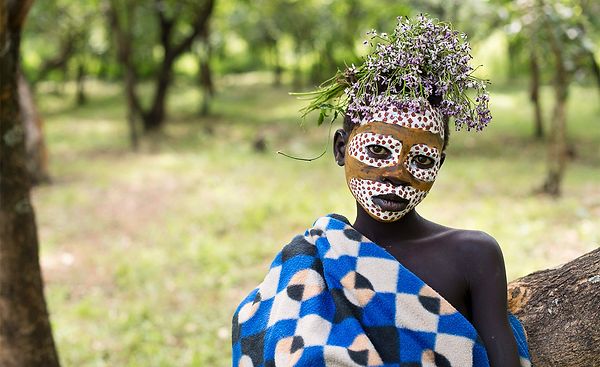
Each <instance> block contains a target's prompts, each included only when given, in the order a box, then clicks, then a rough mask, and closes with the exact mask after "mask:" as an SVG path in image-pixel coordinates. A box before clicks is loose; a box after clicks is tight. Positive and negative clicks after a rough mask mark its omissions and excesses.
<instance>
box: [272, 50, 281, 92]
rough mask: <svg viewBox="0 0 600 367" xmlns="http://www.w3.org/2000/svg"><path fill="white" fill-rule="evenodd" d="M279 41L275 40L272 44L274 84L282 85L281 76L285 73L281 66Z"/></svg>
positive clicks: (276, 85)
mask: <svg viewBox="0 0 600 367" xmlns="http://www.w3.org/2000/svg"><path fill="white" fill-rule="evenodd" d="M278 46H279V43H278V42H277V41H276V40H275V41H273V44H272V45H271V47H270V49H271V54H272V60H273V61H272V64H273V86H275V87H280V86H281V77H282V75H283V66H281V58H280V57H279V47H278Z"/></svg>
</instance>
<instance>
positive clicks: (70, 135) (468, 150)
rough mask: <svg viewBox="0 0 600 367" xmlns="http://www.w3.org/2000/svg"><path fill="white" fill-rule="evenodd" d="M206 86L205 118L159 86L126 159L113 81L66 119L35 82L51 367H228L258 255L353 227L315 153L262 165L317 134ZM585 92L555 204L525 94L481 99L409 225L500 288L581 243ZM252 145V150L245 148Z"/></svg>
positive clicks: (577, 98) (308, 143)
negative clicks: (46, 175) (477, 125)
mask: <svg viewBox="0 0 600 367" xmlns="http://www.w3.org/2000/svg"><path fill="white" fill-rule="evenodd" d="M219 89H220V94H219V97H218V99H217V100H215V102H214V105H213V116H211V117H209V118H199V117H197V115H196V112H197V109H198V105H199V103H198V100H199V94H198V92H197V91H196V90H195V89H194V88H191V87H186V86H177V87H175V88H174V89H173V91H172V92H173V93H172V94H171V100H170V118H169V122H168V125H167V128H166V130H165V132H164V134H162V136H158V137H151V138H147V139H145V140H144V141H143V144H142V149H141V150H140V152H138V153H132V152H131V151H130V150H129V149H128V143H127V138H126V137H127V131H126V124H125V121H124V116H125V111H124V107H123V100H122V97H121V95H120V87H119V86H118V85H110V84H98V83H93V84H92V85H90V91H91V95H90V103H89V104H88V105H87V106H85V107H82V108H74V107H73V106H72V101H73V99H72V95H71V94H67V95H62V96H57V95H53V94H51V93H47V92H44V89H43V88H42V89H40V91H41V93H40V96H39V103H40V108H41V110H42V112H43V114H44V116H45V121H46V136H47V143H48V146H49V150H50V154H51V173H52V176H53V184H52V185H48V186H42V187H39V188H36V189H35V190H34V192H33V195H34V200H35V209H36V212H37V221H38V226H39V232H40V239H41V251H42V265H43V269H44V276H45V278H46V281H47V289H46V294H47V298H48V302H49V307H50V311H51V316H52V322H53V326H54V333H55V337H56V340H57V343H58V348H59V353H60V356H61V360H62V363H63V365H64V366H67V367H68V366H77V367H79V366H228V365H230V339H229V338H230V336H229V335H230V317H231V314H232V312H233V310H234V308H235V307H236V305H237V302H238V301H239V300H240V299H241V298H242V297H243V296H244V295H245V293H247V292H248V291H250V290H251V288H252V287H253V286H254V285H256V284H257V283H258V282H259V280H260V279H261V277H262V276H263V275H264V274H265V272H266V269H267V267H268V265H269V263H270V261H271V259H272V257H273V255H274V254H275V253H276V252H277V251H278V249H279V248H280V247H281V246H282V245H284V244H285V243H286V241H288V240H289V239H290V238H291V237H292V236H293V235H294V234H296V233H297V232H299V231H302V230H303V229H304V228H306V227H307V226H309V225H310V224H311V223H312V221H313V220H314V219H315V218H317V217H318V216H319V215H322V214H325V213H329V212H338V213H342V214H345V215H346V216H348V217H350V218H352V217H353V215H354V204H353V202H352V200H351V196H350V194H349V193H348V192H347V189H346V188H345V183H344V179H343V173H342V170H341V169H340V168H338V167H337V166H336V165H335V164H334V162H333V159H331V157H330V156H329V155H328V156H326V157H324V158H323V159H320V160H317V161H315V162H312V163H305V162H299V161H294V160H291V159H287V158H284V157H282V156H278V155H276V154H274V152H275V151H277V150H279V149H281V150H284V151H286V152H288V153H292V154H297V155H302V156H311V155H315V154H318V153H319V152H320V150H321V149H322V147H323V145H324V144H325V143H326V139H327V137H326V134H327V130H326V129H324V128H319V129H317V128H307V129H302V128H300V127H298V126H297V125H296V122H297V121H298V113H297V109H298V108H299V107H300V104H299V102H298V101H296V100H295V99H293V98H291V97H289V96H287V93H286V92H287V91H288V89H287V88H281V89H277V88H271V87H269V86H268V85H266V84H263V83H260V82H257V81H256V80H255V78H254V77H253V76H252V75H248V76H245V77H243V78H237V79H236V78H232V79H229V80H227V79H226V80H223V82H222V83H221V85H220V88H219ZM596 93H597V91H596V90H594V89H586V88H575V89H574V90H573V93H572V95H571V99H570V106H569V120H570V121H569V129H570V136H571V137H572V140H573V141H574V142H576V146H575V147H576V152H577V155H576V157H575V160H574V161H572V162H571V164H570V166H569V170H568V174H567V178H566V180H565V182H564V196H563V198H561V199H559V200H552V199H549V198H546V197H543V196H538V195H533V194H532V192H533V190H534V189H535V188H536V187H537V186H539V184H540V183H541V181H542V179H543V176H544V171H545V151H544V146H543V144H542V143H541V142H535V141H533V140H532V139H531V138H530V130H531V124H530V122H529V118H530V116H531V108H530V106H529V105H528V103H527V98H526V94H525V92H523V91H520V90H518V89H511V88H507V89H496V90H495V91H494V93H493V96H492V100H493V110H494V111H493V112H494V116H495V121H494V123H493V125H492V126H490V128H489V129H488V130H486V132H485V133H483V134H478V133H466V132H465V133H463V132H460V133H453V134H452V137H451V145H450V148H449V152H448V154H449V156H448V159H447V160H446V164H445V166H444V168H443V170H442V172H441V174H440V176H439V179H438V181H437V182H436V185H435V187H434V190H433V191H432V193H431V194H430V196H429V197H428V198H427V199H426V200H425V202H424V203H423V204H422V205H421V207H420V212H421V214H423V215H425V216H426V217H429V218H431V219H433V220H436V221H439V222H441V223H444V224H446V225H450V226H456V227H463V228H473V229H481V230H484V231H486V232H488V233H490V234H492V235H493V236H494V237H496V239H497V240H498V241H499V242H500V244H501V245H502V247H503V250H504V254H505V260H506V266H507V270H508V274H509V277H510V278H511V279H512V278H515V277H518V276H521V275H524V274H527V273H529V272H531V271H534V270H536V269H540V268H546V267H550V266H555V265H558V264H559V263H561V262H564V261H567V260H570V259H572V258H574V257H576V256H578V255H580V254H582V253H584V252H587V251H589V250H591V249H593V248H595V247H597V246H598V243H599V242H600V220H599V218H600V186H599V185H598V179H599V177H600V159H599V158H600V129H598V128H597V126H598V118H597V116H598V115H599V113H598V112H600V111H598V107H597V103H596V102H597V94H596ZM545 97H546V101H547V102H546V107H550V104H549V97H550V94H549V91H547V94H546V95H545ZM595 106H596V107H595ZM307 125H308V126H311V124H309V123H308V122H307ZM260 136H262V137H264V138H265V139H266V141H267V152H265V153H258V152H256V151H254V149H253V146H252V141H253V140H254V139H255V138H257V137H260Z"/></svg>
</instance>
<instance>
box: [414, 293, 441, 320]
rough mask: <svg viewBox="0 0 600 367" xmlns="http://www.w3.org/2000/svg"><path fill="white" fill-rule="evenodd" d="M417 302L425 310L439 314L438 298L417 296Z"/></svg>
mask: <svg viewBox="0 0 600 367" xmlns="http://www.w3.org/2000/svg"><path fill="white" fill-rule="evenodd" d="M419 302H421V305H422V306H423V308H424V309H426V310H427V311H429V312H431V313H433V314H436V315H439V314H440V299H439V298H437V297H428V296H419Z"/></svg>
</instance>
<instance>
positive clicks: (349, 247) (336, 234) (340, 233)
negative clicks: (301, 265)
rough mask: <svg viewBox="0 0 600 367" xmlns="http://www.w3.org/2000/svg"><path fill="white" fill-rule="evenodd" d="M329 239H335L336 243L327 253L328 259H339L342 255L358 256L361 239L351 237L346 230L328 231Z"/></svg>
mask: <svg viewBox="0 0 600 367" xmlns="http://www.w3.org/2000/svg"><path fill="white" fill-rule="evenodd" d="M327 239H328V240H329V241H330V243H331V241H335V243H336V245H335V246H331V247H330V248H329V250H328V251H327V253H326V254H325V258H326V259H339V258H340V257H342V256H352V257H357V256H358V250H359V245H360V241H356V240H355V239H351V238H349V237H348V236H346V234H345V233H344V230H331V231H328V232H327Z"/></svg>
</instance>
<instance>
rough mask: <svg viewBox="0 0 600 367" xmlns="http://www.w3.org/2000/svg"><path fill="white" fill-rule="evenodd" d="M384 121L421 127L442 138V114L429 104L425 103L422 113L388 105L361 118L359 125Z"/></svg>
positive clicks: (412, 127)
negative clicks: (370, 116) (368, 117)
mask: <svg viewBox="0 0 600 367" xmlns="http://www.w3.org/2000/svg"><path fill="white" fill-rule="evenodd" d="M375 121H379V122H384V123H386V124H393V125H399V126H403V127H407V128H410V129H421V130H425V131H429V132H431V133H433V134H439V135H440V136H441V137H442V139H443V138H444V123H443V120H442V115H441V114H440V112H438V111H437V110H436V109H435V108H433V107H431V105H429V104H428V105H426V106H425V107H424V111H423V113H422V114H420V113H416V112H408V109H404V110H402V109H400V108H399V107H396V106H394V105H390V106H388V107H387V108H384V109H383V110H381V111H379V112H376V113H375V114H374V115H373V117H372V118H371V119H368V120H363V121H361V122H360V124H361V125H364V124H368V123H371V122H375Z"/></svg>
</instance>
